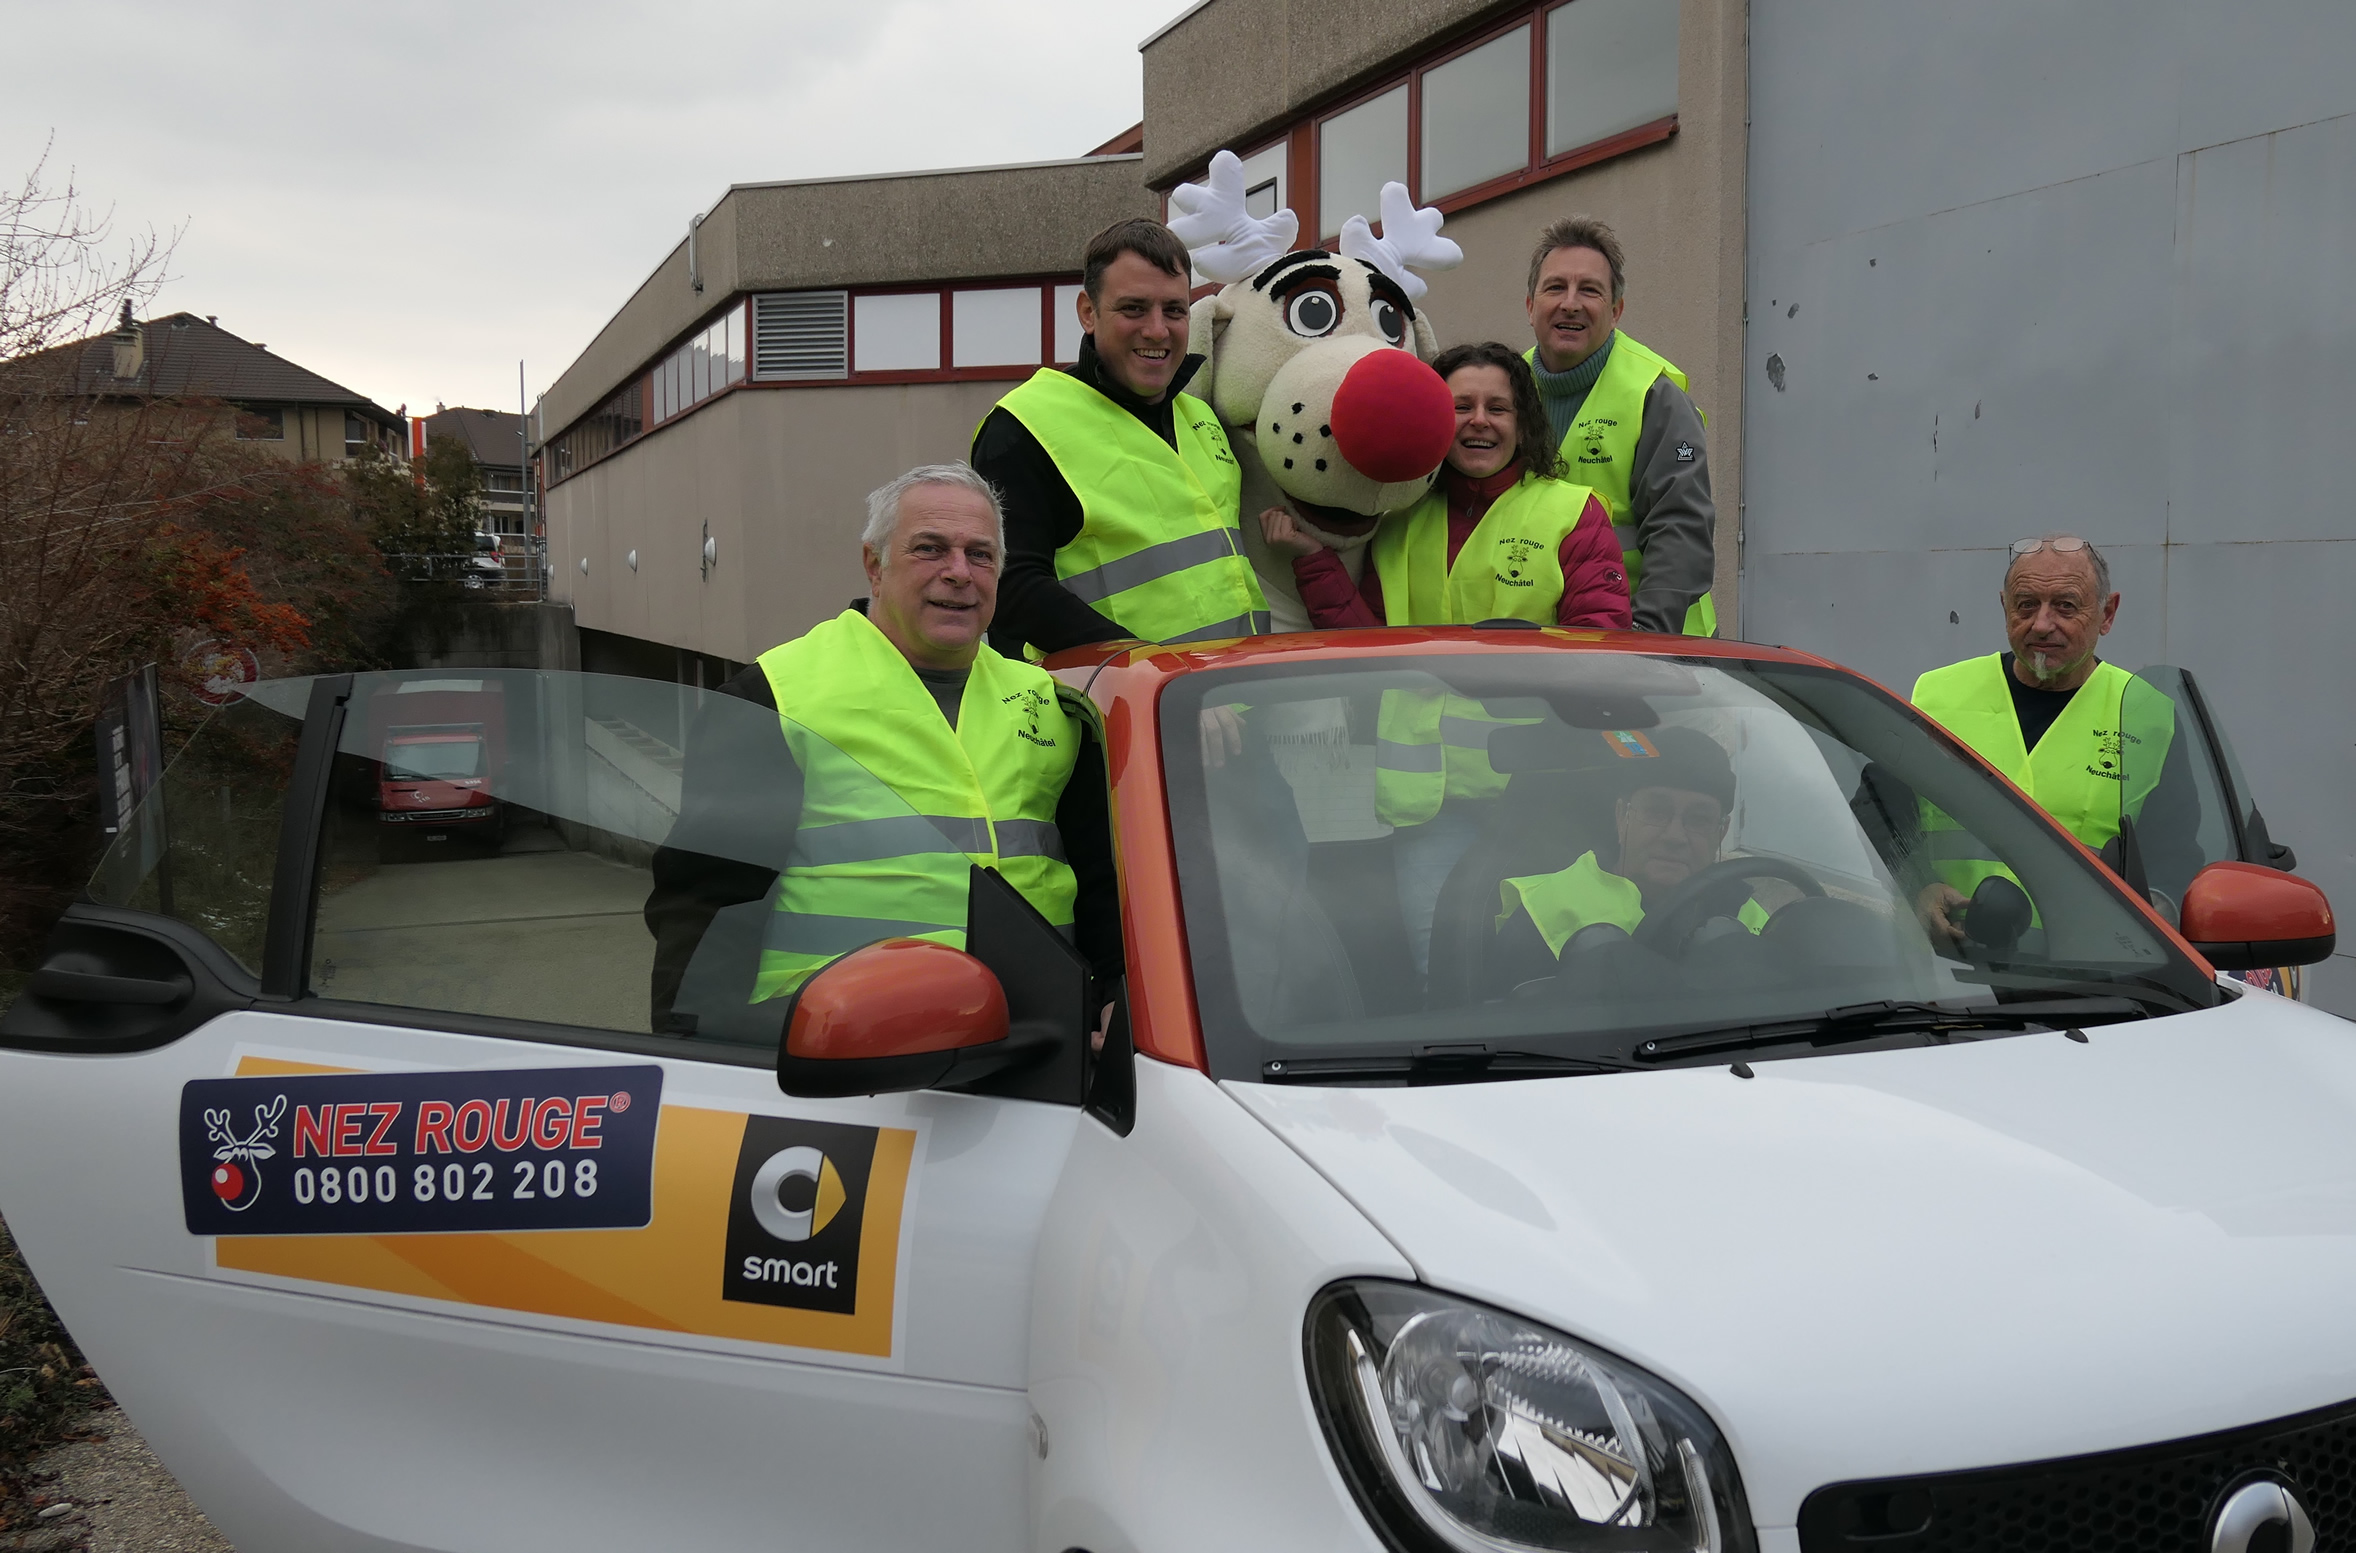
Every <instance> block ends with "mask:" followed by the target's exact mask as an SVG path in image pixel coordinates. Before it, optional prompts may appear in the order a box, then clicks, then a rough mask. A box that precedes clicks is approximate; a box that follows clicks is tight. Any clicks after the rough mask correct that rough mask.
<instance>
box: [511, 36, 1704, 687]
mask: <svg viewBox="0 0 2356 1553" xmlns="http://www.w3.org/2000/svg"><path fill="white" fill-rule="evenodd" d="M1744 26H1745V11H1744V6H1743V4H1742V3H1741V0H1549V3H1539V0H1522V3H1518V4H1510V5H1503V6H1500V5H1496V4H1481V3H1471V0H1409V3H1404V4H1380V5H1378V4H1375V3H1372V0H1206V3H1205V4H1202V5H1199V6H1197V7H1195V8H1194V9H1192V10H1190V11H1187V12H1185V13H1184V14H1182V15H1181V16H1179V17H1178V18H1177V19H1176V20H1174V21H1173V22H1172V23H1170V24H1169V25H1168V26H1167V27H1165V28H1163V29H1162V30H1161V31H1160V32H1158V33H1156V34H1155V35H1154V36H1153V37H1152V38H1150V39H1148V40H1146V42H1145V43H1144V45H1143V54H1144V67H1145V69H1144V73H1145V118H1144V123H1143V125H1142V147H1143V149H1142V151H1141V152H1129V151H1127V150H1125V149H1123V150H1122V151H1120V152H1117V153H1115V154H1098V155H1093V156H1089V157H1083V158H1078V159H1074V160H1071V161H1065V162H1055V163H1043V164H1035V165H1028V166H1018V167H1001V168H980V169H967V170H956V171H947V172H937V173H912V174H905V175H899V176H893V177H879V178H858V179H833V180H817V181H809V182H800V183H773V184H744V185H738V186H736V187H734V188H732V189H730V190H729V191H728V193H727V194H726V195H725V196H724V197H723V198H722V199H721V200H720V201H719V202H718V204H716V205H715V206H714V207H713V208H712V210H711V211H710V212H709V213H708V214H707V215H706V216H705V217H704V218H702V220H701V221H700V222H699V223H697V224H696V225H695V226H694V228H693V229H692V232H691V234H690V236H689V237H688V238H687V239H685V240H683V241H681V242H680V243H679V244H678V245H677V246H676V247H675V248H674V249H673V250H672V251H671V252H670V253H669V254H668V255H667V256H666V257H665V258H664V260H663V262H662V263H661V264H660V265H659V266H658V267H657V268H656V270H655V272H654V273H653V274H652V275H651V276H649V277H648V279H647V280H646V282H645V283H644V284H643V285H642V286H641V287H640V288H639V289H638V292H637V293H636V294H635V295H634V296H632V297H631V298H630V299H629V300H628V301H627V302H626V303H625V304H624V305H623V306H622V308H621V310H620V311H619V312H618V313H617V314H616V315H615V317H614V318H613V319H612V321H611V322H609V323H608V324H607V325H606V327H605V328H604V329H603V330H601V331H600V332H599V334H598V335H597V337H596V338H595V339H594V340H593V341H591V342H590V344H589V346H588V347H587V349H586V350H584V351H583V353H582V355H581V357H580V359H579V360H577V361H576V362H575V363H574V364H573V365H572V366H571V367H570V368H568V369H567V370H566V372H565V373H564V375H563V376H562V377H561V378H559V379H558V381H557V382H556V383H555V384H554V385H553V386H552V387H551V388H550V389H549V391H548V393H547V395H546V396H545V398H544V399H543V401H542V403H541V406H540V410H539V418H538V422H537V428H536V429H537V432H538V434H539V435H540V437H541V438H542V443H541V448H540V453H539V463H538V478H539V479H540V480H541V482H542V483H543V485H544V488H545V491H546V496H545V505H544V510H545V512H546V514H547V530H548V557H549V567H550V589H549V596H550V599H551V601H552V602H556V603H559V604H567V605H570V606H571V609H572V613H573V619H574V623H575V625H576V626H577V627H578V628H579V629H580V630H581V631H582V632H583V633H585V634H584V635H583V637H582V641H583V644H584V646H583V657H582V660H581V661H582V664H583V666H584V667H588V668H597V667H599V666H600V665H599V644H600V643H601V642H602V643H605V644H606V649H607V652H608V656H609V657H610V656H612V655H613V653H614V651H615V650H616V649H615V645H614V644H616V643H628V644H635V645H634V656H632V657H631V658H630V660H629V671H630V672H640V673H645V672H662V671H663V670H664V665H665V663H666V662H667V661H675V662H676V664H677V673H678V676H679V677H680V678H682V679H689V680H701V679H704V678H705V677H706V676H708V675H709V674H710V673H712V672H716V671H717V670H718V669H720V668H724V667H725V666H727V665H728V664H735V663H742V662H745V661H748V660H750V659H751V658H753V657H755V656H757V655H758V654H759V653H760V652H762V651H763V650H765V649H766V648H767V647H769V646H771V645H773V644H775V643H776V642H779V641H782V640H785V639H787V638H789V637H791V636H793V635H795V634H797V633H799V632H801V631H803V630H806V629H808V628H809V627H810V626H811V625H813V624H815V623H817V622H818V621H819V620H822V619H824V618H826V617H827V616H829V615H832V614H833V613H835V612H837V611H838V610H840V609H841V608H842V607H843V606H844V605H845V604H846V603H847V602H849V601H850V600H851V599H853V598H855V597H857V596H859V595H860V594H862V593H864V592H865V591H866V590H865V581H864V578H863V577H862V576H861V574H860V571H859V566H858V555H857V541H856V538H855V536H856V533H857V531H858V526H859V522H860V519H861V517H862V515H863V505H862V503H863V498H864V496H865V494H866V492H868V491H869V490H871V489H873V488H874V487H875V486H877V485H879V484H881V483H883V482H884V481H885V480H887V479H889V478H890V477H891V476H893V475H894V474H897V473H899V472H900V471H901V470H904V469H906V468H908V467H909V466H911V465H913V464H917V463H924V462H932V461H938V460H944V459H952V458H959V457H962V456H964V454H965V452H966V449H967V447H968V445H969V444H970V441H971V438H972V434H973V430H974V428H975V426H976V425H977V424H978V423H979V421H980V420H981V418H982V416H983V415H984V414H985V413H986V412H987V411H988V409H989V408H990V406H991V405H992V404H993V403H994V402H995V401H996V400H997V398H998V397H999V396H1000V395H1001V394H1003V393H1004V392H1005V391H1006V390H1007V389H1008V388H1009V387H1011V386H1012V385H1013V384H1014V383H1015V382H1017V381H1019V380H1021V379H1022V378H1023V377H1025V376H1027V375H1029V373H1031V372H1033V371H1035V370H1037V369H1038V368H1039V367H1040V366H1041V365H1054V364H1058V363H1062V362H1068V361H1069V360H1071V359H1073V356H1074V355H1075V354H1076V353H1077V349H1078V331H1077V323H1076V320H1075V319H1074V318H1073V317H1072V299H1073V296H1074V294H1075V293H1076V291H1077V288H1078V282H1079V273H1078V272H1079V258H1080V252H1081V249H1082V247H1083V245H1084V244H1085V243H1086V241H1087V239H1088V237H1089V236H1090V235H1091V234H1093V233H1094V232H1096V231H1097V230H1099V229H1101V228H1102V227H1104V226H1105V225H1108V224H1109V223H1111V222H1112V221H1115V220H1117V219H1120V218H1122V217H1125V216H1130V215H1148V214H1157V213H1161V212H1162V211H1164V210H1165V208H1166V200H1167V195H1168V191H1169V190H1170V189H1171V188H1172V187H1174V186H1175V185H1176V184H1178V183H1180V182H1182V181H1185V180H1187V179H1189V178H1194V177H1199V176H1201V174H1202V173H1203V171H1204V169H1205V167H1206V165H1207V163H1208V161H1209V158H1210V156H1211V154H1212V153H1213V152H1215V151H1218V150H1221V149H1230V150H1233V151H1235V152H1236V153H1237V154H1238V155H1240V156H1242V157H1243V158H1244V159H1245V165H1246V170H1247V181H1248V182H1249V183H1250V185H1251V196H1250V197H1251V201H1252V203H1253V206H1254V208H1255V209H1256V210H1258V211H1260V212H1261V213H1265V212H1266V211H1267V210H1272V209H1276V208H1280V207H1286V206H1289V207H1290V208H1292V209H1294V210H1295V211H1296V212H1297V213H1298V214H1299V215H1300V218H1301V230H1302V237H1301V238H1300V242H1301V243H1302V245H1303V246H1307V245H1309V244H1311V243H1313V242H1315V241H1318V240H1319V236H1318V235H1313V234H1321V235H1322V238H1323V239H1324V240H1328V241H1330V240H1331V239H1332V238H1333V237H1334V236H1335V235H1336V233H1337V232H1338V230H1339V227H1340V225H1341V223H1342V221H1343V220H1345V219H1346V218H1347V217H1348V216H1349V215H1351V214H1364V215H1366V216H1368V217H1369V218H1370V219H1371V218H1373V217H1375V216H1376V215H1377V214H1378V211H1377V208H1376V201H1375V195H1376V191H1378V190H1379V189H1380V187H1381V185H1382V183H1383V182H1384V181H1386V180H1387V179H1393V178H1395V179H1398V180H1399V181H1402V182H1405V183H1407V184H1408V186H1409V189H1410V192H1411V193H1412V194H1413V195H1414V196H1415V198H1416V201H1417V203H1418V204H1427V205H1428V204H1436V205H1438V206H1439V207H1440V208H1441V209H1442V210H1443V211H1445V212H1446V213H1447V217H1448V222H1447V228H1446V231H1447V235H1448V236H1450V237H1451V238H1453V239H1455V240H1456V241H1457V242H1458V243H1459V244H1460V245H1461V246H1462V247H1463V249H1464V252H1465V262H1464V263H1463V265H1462V266H1461V267H1459V268H1458V269H1456V270H1454V271H1450V272H1446V273H1442V274H1438V275H1435V276H1433V277H1431V281H1432V285H1431V291H1430V294H1429V296H1428V297H1427V298H1426V300H1425V303H1424V306H1425V307H1426V308H1427V309H1428V310H1429V312H1430V313H1431V315H1432V317H1433V319H1434V321H1435V323H1436V325H1437V327H1438V331H1439V334H1440V338H1441V341H1442V343H1443V344H1452V343H1455V342H1458V341H1462V340H1478V339H1499V340H1504V341H1508V342H1510V343H1513V344H1515V345H1516V346H1517V347H1526V346H1527V345H1528V343H1529V338H1530V330H1529V325H1528V323H1527V320H1526V318H1525V316H1524V313H1523V297H1524V290H1525V286H1524V280H1525V274H1526V270H1527V266H1528V261H1529V257H1530V251H1531V246H1532V243H1533V241H1534V239H1535V237H1536V235H1537V233H1538V231H1539V229H1540V228H1541V227H1543V226H1544V225H1545V224H1546V223H1547V222H1549V221H1551V220H1553V219H1554V218H1556V217H1558V216H1561V215H1565V214H1569V213H1571V212H1574V211H1579V212H1586V213H1589V214H1593V215H1597V216H1600V217H1602V218H1603V219H1604V220H1606V221H1608V222H1610V223H1611V224H1612V225H1613V226H1614V227H1615V228H1616V229H1617V231H1618V232H1619V234H1620V237H1621V239H1622V242H1623V244H1624V245H1625V247H1626V250H1627V258H1628V308H1627V314H1626V317H1625V319H1624V320H1623V322H1624V325H1625V327H1626V328H1627V329H1628V330H1629V331H1630V332H1631V333H1632V334H1634V335H1636V336H1637V337H1639V338H1641V339H1643V340H1644V341H1645V343H1647V344H1649V345H1651V346H1653V347H1654V348H1655V349H1657V350H1659V351H1661V352H1662V353H1663V354H1665V355H1667V356H1668V357H1669V358H1670V359H1671V360H1672V361H1675V362H1676V363H1678V365H1680V366H1681V367H1682V368H1683V369H1684V370H1685V371H1686V373H1687V374H1688V376H1689V378H1690V380H1691V384H1692V392H1693V396H1694V398H1695V400H1696V402H1697V403H1698V404H1699V405H1700V406H1701V408H1702V410H1703V412H1704V413H1705V414H1706V415H1707V416H1708V417H1709V425H1710V456H1711V461H1712V465H1713V478H1714V482H1715V489H1716V496H1717V502H1718V512H1719V531H1718V579H1717V597H1718V601H1719V611H1720V618H1721V621H1722V622H1724V625H1723V627H1722V629H1725V630H1727V632H1728V634H1733V631H1734V629H1735V627H1736V621H1737V619H1738V616H1737V614H1736V611H1737V610H1738V609H1739V598H1738V596H1737V593H1736V588H1737V561H1738V558H1739V519H1740V512H1741V503H1740V497H1739V493H1740V478H1741V460H1740V453H1741V440H1740V439H1741V425H1742V402H1741V377H1740V363H1741V355H1742V344H1743V337H1742V324H1743V321H1742V280H1743V256H1744V233H1743V172H1744V157H1745V143H1744V114H1745V106H1744V91H1743V86H1744V78H1745V59H1744V53H1743V48H1744ZM1136 143H1137V139H1136V136H1135V132H1133V133H1132V135H1131V136H1129V137H1123V138H1121V139H1116V140H1115V141H1113V142H1111V143H1109V144H1110V146H1114V147H1124V148H1125V146H1126V145H1129V144H1136ZM1033 306H1036V308H1037V309H1038V313H1037V321H1036V325H1035V332H1034V326H1033V325H1032V324H1031V323H1030V321H1029V320H1030V317H1031V314H1030V312H1029V309H1031V308H1032V307H1033ZM665 654H670V655H671V658H670V659H666V657H665ZM616 666H620V665H619V660H617V661H616Z"/></svg>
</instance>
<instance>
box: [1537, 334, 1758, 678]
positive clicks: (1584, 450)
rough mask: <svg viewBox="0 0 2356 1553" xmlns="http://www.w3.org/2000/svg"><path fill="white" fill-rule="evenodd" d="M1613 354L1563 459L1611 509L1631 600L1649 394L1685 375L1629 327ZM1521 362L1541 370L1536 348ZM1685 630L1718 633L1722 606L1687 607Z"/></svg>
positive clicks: (1566, 439) (1640, 554)
mask: <svg viewBox="0 0 2356 1553" xmlns="http://www.w3.org/2000/svg"><path fill="white" fill-rule="evenodd" d="M1611 351H1612V353H1611V356H1610V357H1609V358H1608V359H1607V360H1606V361H1605V362H1604V364H1603V375H1602V376H1601V377H1599V378H1597V379H1596V380H1595V386H1594V387H1593V388H1591V389H1589V390H1588V391H1587V398H1586V400H1585V401H1584V402H1582V403H1581V404H1580V406H1579V414H1578V417H1577V418H1576V419H1575V420H1573V421H1572V422H1571V426H1570V429H1569V430H1568V431H1566V432H1564V433H1563V439H1562V457H1563V464H1564V465H1565V467H1566V472H1567V473H1568V475H1569V476H1570V477H1571V478H1572V479H1575V480H1578V481H1580V482H1582V483H1584V484H1586V485H1589V486H1592V487H1594V490H1595V494H1596V495H1598V496H1600V497H1602V498H1603V504H1604V505H1605V506H1607V507H1609V508H1611V510H1612V531H1613V532H1614V533H1615V534H1617V535H1618V536H1619V540H1620V561H1621V564H1622V565H1624V566H1625V567H1626V568H1627V571H1628V597H1629V598H1631V599H1633V598H1635V597H1636V585H1637V584H1638V583H1639V582H1641V581H1642V580H1643V578H1644V549H1643V547H1642V546H1641V545H1640V544H1639V543H1638V538H1639V536H1638V534H1637V528H1636V518H1635V514H1634V513H1633V512H1632V511H1631V510H1630V508H1629V505H1628V476H1629V471H1631V470H1632V469H1633V468H1634V467H1635V465H1636V438H1637V434H1638V433H1639V432H1641V431H1643V429H1644V396H1645V395H1646V394H1648V393H1650V392H1652V385H1653V384H1654V383H1655V382H1656V381H1658V380H1659V379H1661V378H1664V377H1665V378H1667V379H1668V380H1669V381H1670V382H1672V383H1675V384H1676V385H1677V386H1678V387H1679V388H1683V387H1685V374H1684V373H1683V372H1680V371H1679V370H1678V369H1677V368H1676V367H1675V366H1674V365H1673V364H1671V362H1670V361H1669V359H1668V358H1667V357H1665V356H1662V355H1661V354H1659V353H1658V352H1656V351H1654V350H1652V349H1651V348H1650V347H1648V346H1646V345H1643V344H1641V343H1640V342H1638V341H1637V340H1635V339H1633V338H1631V337H1630V335H1629V333H1628V331H1627V330H1625V329H1622V330H1620V331H1618V332H1617V333H1616V334H1615V335H1614V336H1613V338H1612V341H1611ZM1522 359H1523V360H1524V361H1526V362H1528V363H1530V366H1531V369H1532V370H1533V371H1534V370H1536V368H1537V365H1538V351H1537V348H1536V347H1535V346H1533V347H1531V348H1530V349H1529V350H1527V351H1524V352H1523V353H1522ZM1682 630H1683V634H1685V635H1687V636H1715V635H1717V634H1718V606H1717V605H1716V604H1715V603H1713V602H1712V601H1711V597H1710V595H1709V594H1707V593H1705V594H1703V595H1702V596H1701V597H1700V598H1698V599H1696V600H1694V601H1693V603H1692V604H1691V605H1690V606H1688V607H1687V609H1686V611H1685V624H1684V626H1683V628H1682Z"/></svg>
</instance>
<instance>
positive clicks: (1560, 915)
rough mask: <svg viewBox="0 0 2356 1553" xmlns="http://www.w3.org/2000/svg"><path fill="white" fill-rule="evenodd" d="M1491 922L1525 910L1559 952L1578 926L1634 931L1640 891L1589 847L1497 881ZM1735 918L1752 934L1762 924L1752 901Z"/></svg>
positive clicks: (1763, 915)
mask: <svg viewBox="0 0 2356 1553" xmlns="http://www.w3.org/2000/svg"><path fill="white" fill-rule="evenodd" d="M1497 899H1498V906H1499V908H1500V909H1499V910H1498V913H1497V926H1498V927H1500V928H1502V927H1504V926H1505V924H1506V923H1507V922H1508V921H1510V920H1512V917H1513V914H1514V911H1515V909H1516V908H1519V909H1521V910H1523V911H1526V912H1528V913H1529V914H1530V922H1531V924H1532V925H1533V926H1534V927H1536V928H1537V929H1538V936H1539V937H1541V938H1543V939H1545V940H1546V952H1547V953H1549V954H1552V955H1557V956H1559V955H1560V954H1561V953H1562V949H1563V945H1565V944H1567V943H1569V942H1570V941H1571V940H1572V939H1573V938H1575V937H1577V936H1578V934H1579V931H1580V929H1582V928H1589V927H1593V926H1595V924H1597V923H1598V922H1607V923H1609V924H1611V925H1612V926H1613V927H1616V928H1618V929H1619V930H1620V931H1621V932H1623V933H1634V932H1635V931H1636V929H1637V928H1638V927H1639V926H1640V925H1642V923H1643V922H1644V892H1643V891H1642V890H1639V889H1638V888H1637V887H1636V881H1635V880H1633V879H1624V878H1622V877H1621V876H1620V875H1618V874H1615V873H1611V872H1609V871H1607V870H1606V869H1605V868H1604V866H1603V865H1602V864H1601V863H1598V862H1597V861H1596V860H1595V854H1594V853H1592V852H1588V853H1585V854H1583V855H1581V857H1580V858H1579V860H1578V861H1577V862H1576V863H1573V864H1572V865H1571V866H1570V867H1568V868H1565V869H1561V870H1559V871H1557V872H1555V873H1551V874H1529V875H1525V876H1524V877H1522V878H1519V879H1507V880H1504V881H1502V882H1501V883H1500V884H1499V885H1498V886H1497ZM1735 920H1737V921H1739V922H1740V923H1741V924H1742V925H1743V926H1744V927H1746V928H1748V929H1750V930H1751V931H1752V932H1753V933H1756V932H1758V931H1759V929H1761V928H1763V927H1765V926H1766V925H1767V908H1766V907H1764V906H1762V905H1760V904H1759V903H1758V902H1757V901H1755V900H1747V901H1744V902H1743V903H1742V909H1741V910H1740V911H1738V912H1736V913H1735Z"/></svg>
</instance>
